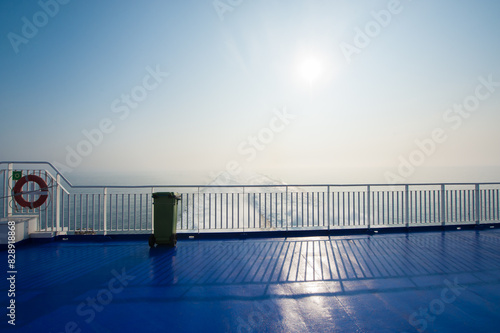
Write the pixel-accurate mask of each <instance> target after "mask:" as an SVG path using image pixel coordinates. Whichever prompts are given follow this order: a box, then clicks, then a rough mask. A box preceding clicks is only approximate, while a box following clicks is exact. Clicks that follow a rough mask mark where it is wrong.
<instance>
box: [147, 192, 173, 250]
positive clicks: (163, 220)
mask: <svg viewBox="0 0 500 333" xmlns="http://www.w3.org/2000/svg"><path fill="white" fill-rule="evenodd" d="M180 199H181V197H180V196H179V195H177V194H176V193H173V192H156V193H153V200H154V201H153V205H154V213H153V214H154V233H153V234H152V235H151V236H149V246H150V247H153V246H154V245H155V244H158V245H169V246H175V245H176V243H177V201H179V200H180Z"/></svg>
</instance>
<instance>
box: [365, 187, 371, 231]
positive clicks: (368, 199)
mask: <svg viewBox="0 0 500 333" xmlns="http://www.w3.org/2000/svg"><path fill="white" fill-rule="evenodd" d="M370 192H371V186H370V185H368V186H367V188H366V200H367V203H366V208H367V211H368V218H367V221H366V222H367V224H368V230H370V228H371V223H372V219H371V211H372V210H371V206H370Z"/></svg>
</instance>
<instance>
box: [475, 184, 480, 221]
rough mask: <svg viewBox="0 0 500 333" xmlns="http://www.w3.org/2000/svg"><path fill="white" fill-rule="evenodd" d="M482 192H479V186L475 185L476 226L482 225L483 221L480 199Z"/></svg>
mask: <svg viewBox="0 0 500 333" xmlns="http://www.w3.org/2000/svg"><path fill="white" fill-rule="evenodd" d="M480 197H481V196H480V192H479V184H476V185H475V198H476V199H475V201H476V202H475V203H474V206H475V209H476V225H479V224H480V219H481V203H480V202H479V199H480Z"/></svg>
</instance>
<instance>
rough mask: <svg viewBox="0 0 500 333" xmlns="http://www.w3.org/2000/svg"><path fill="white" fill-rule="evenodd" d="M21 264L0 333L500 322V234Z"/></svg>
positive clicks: (63, 249) (226, 247)
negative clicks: (11, 316) (12, 306)
mask: <svg viewBox="0 0 500 333" xmlns="http://www.w3.org/2000/svg"><path fill="white" fill-rule="evenodd" d="M0 253H4V255H3V256H4V259H3V260H2V263H1V264H0V265H2V266H1V267H2V271H3V272H4V274H7V273H5V272H6V271H7V267H6V262H7V258H6V257H7V253H6V252H5V251H2V252H0ZM16 268H17V272H18V273H17V280H16V297H15V300H16V326H15V328H14V327H10V326H11V325H8V324H7V320H8V317H7V318H6V317H5V316H4V319H3V320H2V323H1V324H0V327H2V331H5V328H6V327H7V329H9V327H10V329H11V330H12V331H14V330H15V331H16V332H33V331H37V332H41V331H43V332H54V333H55V332H75V333H76V332H79V330H81V332H156V331H166V330H168V331H169V332H262V331H265V332H326V331H333V332H417V331H420V332H423V331H428V332H434V331H438V332H472V331H476V332H480V331H481V332H487V331H488V332H493V331H497V330H498V323H499V320H500V318H499V315H498V314H499V313H500V232H499V231H497V230H482V231H468V230H467V231H466V230H462V231H446V232H426V233H408V234H383V235H382V234H379V235H351V236H339V237H323V236H322V237H305V238H304V237H302V238H263V239H246V240H180V241H179V242H178V244H177V248H176V249H171V248H161V247H157V248H154V249H150V248H149V247H148V244H147V241H136V240H134V241H122V240H120V241H109V242H73V241H55V242H51V243H45V244H27V245H24V246H21V247H19V248H18V249H17V253H16ZM2 280H3V282H2V283H1V288H2V290H3V291H4V292H2V300H3V301H2V304H3V306H5V305H6V304H7V302H8V299H7V297H6V296H7V295H6V294H7V293H6V292H5V291H7V290H8V289H9V286H8V284H7V283H6V279H2Z"/></svg>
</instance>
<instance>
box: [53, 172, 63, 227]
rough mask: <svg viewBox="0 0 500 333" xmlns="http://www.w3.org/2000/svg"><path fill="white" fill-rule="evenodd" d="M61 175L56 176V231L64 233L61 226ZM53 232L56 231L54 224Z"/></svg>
mask: <svg viewBox="0 0 500 333" xmlns="http://www.w3.org/2000/svg"><path fill="white" fill-rule="evenodd" d="M60 182H61V175H60V174H59V173H58V174H57V175H56V231H62V226H61V187H60V185H59V183H60ZM52 231H54V224H52Z"/></svg>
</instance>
